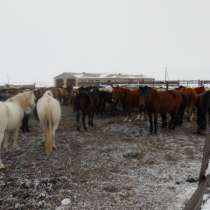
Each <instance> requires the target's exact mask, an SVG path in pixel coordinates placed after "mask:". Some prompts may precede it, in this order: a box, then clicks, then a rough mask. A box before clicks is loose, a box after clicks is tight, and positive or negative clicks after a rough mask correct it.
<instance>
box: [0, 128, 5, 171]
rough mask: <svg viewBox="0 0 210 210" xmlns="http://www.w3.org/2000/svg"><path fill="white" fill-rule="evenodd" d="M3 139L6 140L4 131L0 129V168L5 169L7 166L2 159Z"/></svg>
mask: <svg viewBox="0 0 210 210" xmlns="http://www.w3.org/2000/svg"><path fill="white" fill-rule="evenodd" d="M3 140H4V132H3V131H2V130H1V131H0V169H3V168H5V166H4V164H3V163H2V160H1V152H2V151H1V150H2V149H1V146H2V143H3Z"/></svg>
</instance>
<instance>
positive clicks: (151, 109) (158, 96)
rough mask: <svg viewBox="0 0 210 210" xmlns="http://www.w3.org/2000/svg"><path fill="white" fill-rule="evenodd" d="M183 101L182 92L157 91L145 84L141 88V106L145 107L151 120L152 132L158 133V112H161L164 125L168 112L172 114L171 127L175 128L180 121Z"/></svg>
mask: <svg viewBox="0 0 210 210" xmlns="http://www.w3.org/2000/svg"><path fill="white" fill-rule="evenodd" d="M181 103H182V96H181V94H180V93H178V92H176V91H173V90H169V91H157V90H155V89H154V88H151V87H148V86H145V87H140V88H139V106H140V107H141V108H145V110H146V112H147V114H148V116H149V122H150V133H152V132H153V131H154V133H157V120H158V114H161V116H162V120H163V122H162V123H163V124H162V126H163V127H164V126H165V124H166V122H165V120H166V116H167V113H169V114H170V115H171V120H170V122H169V128H172V129H174V128H175V126H176V125H177V122H178V117H179V110H180V107H181Z"/></svg>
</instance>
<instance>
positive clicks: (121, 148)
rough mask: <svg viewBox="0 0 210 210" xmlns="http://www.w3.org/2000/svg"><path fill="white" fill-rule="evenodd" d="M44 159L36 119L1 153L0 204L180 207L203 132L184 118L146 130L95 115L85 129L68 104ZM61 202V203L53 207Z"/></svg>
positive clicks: (5, 209) (191, 184)
mask: <svg viewBox="0 0 210 210" xmlns="http://www.w3.org/2000/svg"><path fill="white" fill-rule="evenodd" d="M62 109H63V117H62V121H61V124H60V127H59V129H58V131H57V135H56V143H57V150H56V151H55V152H53V154H52V155H51V157H50V158H49V159H48V158H46V156H45V154H44V151H43V143H42V133H41V130H40V127H39V124H38V122H36V121H35V120H34V121H32V122H31V132H30V133H27V134H23V133H21V134H20V141H19V142H20V147H21V149H20V150H18V151H9V152H7V153H4V154H3V160H4V163H5V165H6V166H7V168H6V169H5V170H4V171H0V193H1V196H0V209H2V210H9V209H10V210H14V209H24V210H26V209H28V210H35V209H56V208H57V207H59V206H60V204H61V201H62V200H63V199H64V198H69V199H70V200H71V205H70V206H71V208H69V209H79V210H80V209H91V210H92V209H113V210H116V209H140V210H181V209H182V207H183V205H184V203H185V201H186V200H187V199H188V198H190V196H191V194H192V193H193V190H195V189H196V187H197V184H198V183H197V182H196V181H195V180H196V179H197V178H198V175H199V170H200V165H201V158H202V149H203V144H204V138H203V137H201V136H197V135H194V134H193V131H194V130H195V128H196V125H195V124H193V123H192V124H189V123H187V122H185V124H184V126H183V128H177V129H176V130H175V131H168V130H159V134H158V135H153V136H149V135H148V124H147V123H145V122H140V121H133V122H125V121H123V120H124V117H119V116H118V117H116V116H115V117H106V118H99V117H98V118H96V120H95V127H94V128H91V129H89V131H88V132H84V131H83V132H78V131H76V129H75V118H74V116H73V114H72V112H71V110H70V108H69V107H63V108H62ZM57 209H61V208H57Z"/></svg>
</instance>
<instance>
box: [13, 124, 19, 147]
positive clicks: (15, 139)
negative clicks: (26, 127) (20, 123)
mask: <svg viewBox="0 0 210 210" xmlns="http://www.w3.org/2000/svg"><path fill="white" fill-rule="evenodd" d="M18 134H19V127H18V128H17V129H16V130H15V131H14V133H13V148H14V149H19V146H18Z"/></svg>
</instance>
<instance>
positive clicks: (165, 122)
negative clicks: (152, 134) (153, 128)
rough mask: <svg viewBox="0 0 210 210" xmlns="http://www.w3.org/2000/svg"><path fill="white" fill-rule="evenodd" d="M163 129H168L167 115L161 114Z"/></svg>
mask: <svg viewBox="0 0 210 210" xmlns="http://www.w3.org/2000/svg"><path fill="white" fill-rule="evenodd" d="M161 120H162V128H167V114H161Z"/></svg>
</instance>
